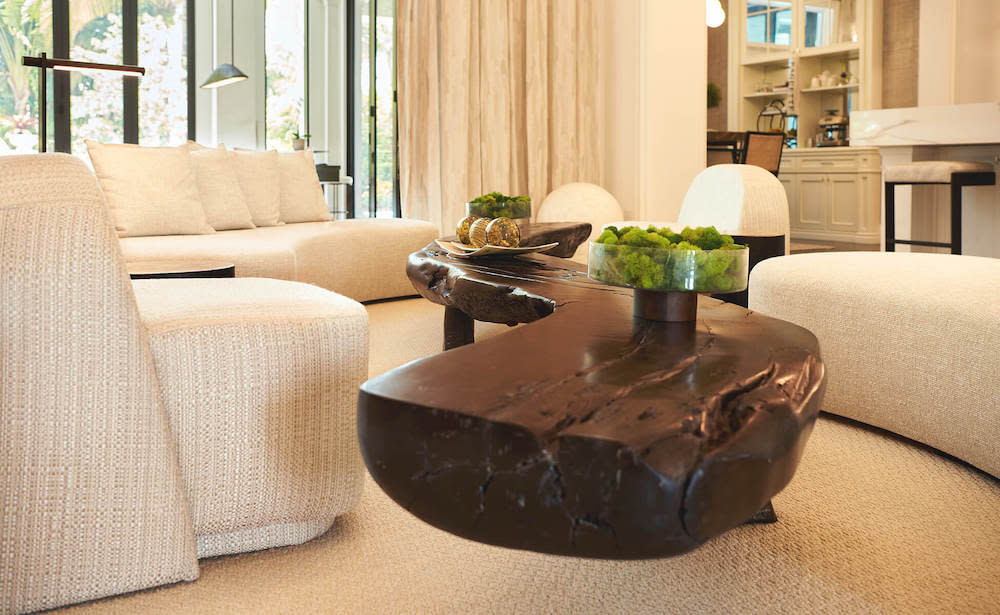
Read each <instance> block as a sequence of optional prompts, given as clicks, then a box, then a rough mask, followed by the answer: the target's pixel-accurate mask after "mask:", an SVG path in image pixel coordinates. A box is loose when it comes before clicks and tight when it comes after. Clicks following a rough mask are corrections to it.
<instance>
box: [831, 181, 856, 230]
mask: <svg viewBox="0 0 1000 615" xmlns="http://www.w3.org/2000/svg"><path fill="white" fill-rule="evenodd" d="M828 181H829V182H830V226H829V229H830V230H831V231H844V232H856V231H858V230H859V229H860V227H861V224H862V220H861V187H860V183H861V182H860V181H859V180H858V176H857V175H855V174H853V173H843V174H832V175H829V176H828Z"/></svg>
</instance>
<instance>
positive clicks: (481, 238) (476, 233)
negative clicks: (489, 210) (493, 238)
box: [469, 218, 492, 248]
mask: <svg viewBox="0 0 1000 615" xmlns="http://www.w3.org/2000/svg"><path fill="white" fill-rule="evenodd" d="M490 222H492V220H490V219H489V218H479V219H478V220H476V221H475V222H473V223H472V226H471V227H470V228H469V243H471V244H472V247H474V248H481V247H483V246H485V245H486V227H487V226H488V225H489V223H490Z"/></svg>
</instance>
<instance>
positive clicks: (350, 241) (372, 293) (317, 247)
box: [236, 218, 438, 301]
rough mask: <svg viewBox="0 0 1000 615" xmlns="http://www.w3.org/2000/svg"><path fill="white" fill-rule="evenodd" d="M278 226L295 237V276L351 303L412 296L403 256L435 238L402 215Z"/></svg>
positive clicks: (432, 229) (433, 230) (427, 226)
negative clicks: (350, 300)
mask: <svg viewBox="0 0 1000 615" xmlns="http://www.w3.org/2000/svg"><path fill="white" fill-rule="evenodd" d="M283 230H284V232H294V233H295V235H296V240H295V254H296V258H295V263H296V278H295V279H297V280H298V281H300V282H308V283H310V284H316V285H317V286H322V287H323V288H327V289H329V290H332V291H334V292H337V293H340V294H342V295H345V296H347V297H350V298H351V299H354V300H355V301H371V300H373V299H385V298H388V297H403V296H406V295H415V294H416V291H415V290H414V289H413V285H412V284H411V283H410V280H409V278H407V277H406V260H407V258H409V256H410V254H411V253H412V252H416V251H417V250H420V249H421V248H423V247H424V246H426V245H427V244H428V243H430V242H431V241H433V240H434V238H435V237H437V236H438V229H437V227H436V226H434V225H433V224H431V223H429V222H424V221H423V220H408V219H401V218H368V219H355V220H338V221H336V222H308V223H303V224H288V225H285V228H284V229H283ZM236 275H240V274H239V273H238V272H237V274H236Z"/></svg>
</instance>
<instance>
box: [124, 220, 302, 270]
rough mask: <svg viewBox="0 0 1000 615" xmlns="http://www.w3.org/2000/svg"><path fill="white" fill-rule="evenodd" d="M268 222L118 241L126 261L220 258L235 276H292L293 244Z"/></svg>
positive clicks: (293, 266)
mask: <svg viewBox="0 0 1000 615" xmlns="http://www.w3.org/2000/svg"><path fill="white" fill-rule="evenodd" d="M277 228H281V227H277V226H269V227H261V228H254V229H244V230H238V231H220V232H218V233H215V234H214V235H171V236H163V237H125V238H122V239H121V241H120V244H121V249H122V254H123V255H124V256H125V260H126V261H144V260H187V261H203V260H212V261H224V262H227V263H233V264H234V265H235V266H236V275H237V276H239V277H261V278H277V279H280V280H295V246H294V242H292V241H289V240H288V238H287V237H286V236H284V235H279V234H275V233H270V232H268V230H271V229H277Z"/></svg>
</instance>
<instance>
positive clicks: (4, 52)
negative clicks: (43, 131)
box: [0, 0, 53, 154]
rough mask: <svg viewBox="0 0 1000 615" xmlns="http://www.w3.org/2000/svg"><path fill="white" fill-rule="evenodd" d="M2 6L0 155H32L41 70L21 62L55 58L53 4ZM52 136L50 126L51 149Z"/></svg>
mask: <svg viewBox="0 0 1000 615" xmlns="http://www.w3.org/2000/svg"><path fill="white" fill-rule="evenodd" d="M0 6H2V7H3V10H2V11H0V154H30V153H32V152H37V151H38V118H39V113H38V69H36V68H30V67H28V66H23V65H22V64H21V58H22V57H23V56H26V55H39V54H41V53H42V52H45V53H48V54H49V55H51V54H52V0H34V1H32V0H6V2H3V3H2V4H0ZM47 72H48V73H49V74H48V75H46V78H47V79H48V80H49V91H50V92H51V91H52V74H51V71H47ZM48 117H49V119H50V121H51V118H52V99H51V97H50V98H49V101H48ZM52 134H53V131H52V127H51V124H50V126H49V129H48V135H49V146H48V147H49V148H50V149H51V148H52Z"/></svg>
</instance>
